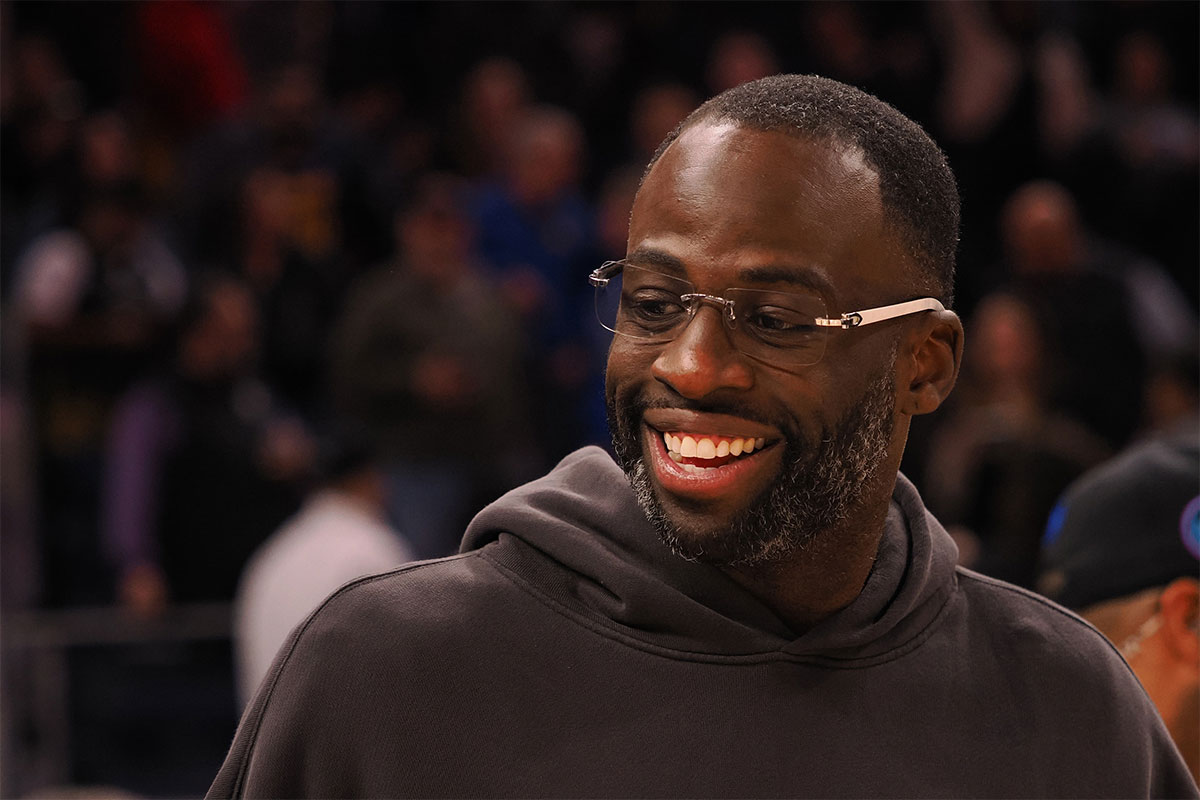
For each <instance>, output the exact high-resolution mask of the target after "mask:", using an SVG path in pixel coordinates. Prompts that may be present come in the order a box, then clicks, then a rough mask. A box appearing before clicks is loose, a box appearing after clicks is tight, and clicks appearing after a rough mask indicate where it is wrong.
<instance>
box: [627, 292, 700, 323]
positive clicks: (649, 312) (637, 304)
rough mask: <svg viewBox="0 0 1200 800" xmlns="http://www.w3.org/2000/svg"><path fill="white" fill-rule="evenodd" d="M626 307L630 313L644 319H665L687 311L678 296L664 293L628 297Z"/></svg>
mask: <svg viewBox="0 0 1200 800" xmlns="http://www.w3.org/2000/svg"><path fill="white" fill-rule="evenodd" d="M625 307H626V309H627V310H628V311H629V313H631V314H633V315H635V316H637V317H641V318H644V319H664V318H669V317H675V316H678V315H680V314H685V313H687V312H686V309H684V307H683V302H682V301H681V300H680V299H679V298H678V297H674V296H671V295H666V294H662V293H652V294H647V293H639V294H637V295H634V296H632V297H629V298H627V299H626V303H625Z"/></svg>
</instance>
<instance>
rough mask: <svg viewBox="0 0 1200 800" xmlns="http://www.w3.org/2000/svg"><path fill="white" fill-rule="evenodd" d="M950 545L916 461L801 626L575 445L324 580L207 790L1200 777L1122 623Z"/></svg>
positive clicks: (1115, 783) (1179, 786) (1187, 784)
mask: <svg viewBox="0 0 1200 800" xmlns="http://www.w3.org/2000/svg"><path fill="white" fill-rule="evenodd" d="M955 560H956V552H955V548H954V544H953V543H952V541H951V540H950V537H949V536H948V535H947V534H946V532H945V531H944V530H943V529H942V528H941V526H940V525H939V524H938V523H937V521H936V520H934V519H933V517H932V516H931V515H930V514H929V513H928V512H927V511H926V510H925V507H924V506H923V504H922V503H921V499H920V497H919V496H918V495H917V492H916V490H915V489H914V488H913V486H912V484H910V483H909V482H908V481H907V480H906V479H905V478H904V477H903V476H901V477H900V478H899V479H898V480H897V484H896V489H895V492H894V494H893V501H892V506H891V510H890V512H889V514H888V520H887V527H886V531H885V534H884V537H883V540H882V543H881V545H880V550H879V554H878V558H877V561H876V564H875V566H874V569H873V571H872V573H871V576H870V578H869V579H868V580H867V583H866V586H865V587H864V589H863V591H862V594H861V595H860V596H859V597H858V598H857V599H856V600H855V601H854V602H853V603H851V604H850V605H849V606H848V607H846V608H845V609H843V610H842V611H840V612H838V613H836V614H834V615H833V616H832V617H829V618H828V619H826V620H825V621H824V622H822V623H821V624H819V625H818V626H817V627H815V628H813V629H812V630H811V631H809V632H807V633H805V634H804V635H803V636H800V637H799V638H796V637H795V636H794V635H793V634H792V633H791V632H790V631H789V630H788V628H787V626H786V625H784V624H783V622H782V621H781V620H780V619H779V618H778V617H776V616H775V614H773V613H772V612H771V610H770V609H769V608H767V607H766V606H764V605H763V604H761V603H760V602H759V601H758V600H757V599H756V598H754V597H753V596H752V595H750V594H749V593H748V592H746V591H745V590H744V589H742V588H741V587H739V586H738V585H737V584H735V583H734V582H733V581H731V580H730V579H729V578H727V577H726V576H725V575H724V574H723V573H721V572H720V571H718V570H717V569H714V568H712V567H709V566H705V565H702V564H696V563H691V562H688V561H684V560H682V559H680V558H678V557H676V556H674V555H672V554H671V553H670V552H669V551H668V550H667V549H666V548H665V547H664V546H663V545H662V544H661V543H660V542H659V540H658V538H657V536H656V535H655V533H654V532H653V530H652V529H651V528H650V526H649V524H648V523H647V521H646V519H645V517H644V516H643V515H642V512H641V511H640V509H639V508H638V506H637V504H636V503H635V501H634V499H633V496H632V493H631V491H630V489H629V487H628V484H627V483H626V480H625V477H624V475H623V474H622V473H621V471H620V469H619V468H618V467H617V466H616V465H615V464H614V463H613V462H612V460H611V459H610V458H609V457H608V456H607V455H606V454H605V453H604V452H603V451H601V450H599V449H597V448H588V449H585V450H581V451H579V452H577V453H574V454H573V455H571V456H569V457H568V458H567V459H565V460H564V461H563V462H562V463H561V464H560V465H559V466H558V467H557V468H556V469H555V470H554V471H553V472H551V473H550V474H549V475H548V476H546V477H545V478H543V479H541V480H539V481H536V482H534V483H531V484H529V485H527V486H524V487H521V488H519V489H517V490H515V491H513V492H511V493H509V494H508V495H506V496H505V497H503V498H501V499H500V500H498V501H497V502H496V503H494V504H492V505H491V506H489V507H488V508H486V509H484V510H483V511H482V512H481V513H480V514H479V516H478V517H476V519H475V520H474V522H472V523H471V526H470V527H469V528H468V530H467V535H466V538H465V539H464V541H463V545H462V553H461V554H460V555H458V556H454V557H451V558H447V559H441V560H438V561H430V562H422V563H417V564H412V565H409V566H406V567H404V568H401V569H398V570H395V571H393V572H390V573H386V574H383V575H378V576H375V577H371V578H364V579H361V580H358V581H355V582H354V583H351V584H349V585H348V586H346V587H344V588H343V589H341V590H340V591H338V592H337V593H335V594H334V595H333V596H332V597H330V598H329V599H328V600H327V601H326V602H325V603H324V605H323V606H322V607H321V608H320V609H318V610H317V611H316V612H314V613H313V615H312V616H311V617H310V618H309V619H308V620H307V621H306V622H305V623H304V624H303V625H301V626H300V628H298V629H297V631H296V633H295V634H293V636H292V639H291V640H290V641H289V643H288V644H287V645H285V646H284V648H283V650H281V651H280V654H279V656H278V657H277V659H276V663H275V666H274V668H273V670H272V673H271V675H270V676H269V677H268V678H267V680H266V682H265V683H264V684H263V686H262V688H261V689H260V690H259V693H258V696H257V697H256V699H255V700H254V702H253V703H252V705H251V707H250V708H249V709H248V710H247V712H246V715H245V717H244V718H243V720H242V723H241V726H240V727H239V729H238V732H237V737H236V739H235V740H234V743H233V747H232V749H231V751H230V753H229V757H228V758H227V759H226V762H225V765H224V766H223V767H222V769H221V772H220V774H219V775H218V776H217V780H216V782H215V783H214V784H213V787H212V789H211V791H210V793H209V796H210V797H251V796H253V797H351V796H358V797H362V796H373V797H443V796H456V797H467V796H469V797H484V796H523V797H531V796H553V797H574V796H594V797H632V796H636V797H660V796H671V797H704V796H725V797H733V796H736V797H755V796H776V797H869V796H870V797H877V796H886V797H1147V796H1153V797H1171V796H1188V797H1196V796H1198V795H1197V790H1196V787H1195V785H1194V784H1193V783H1192V781H1191V778H1190V776H1189V775H1188V774H1187V770H1186V768H1185V766H1184V764H1183V762H1182V760H1181V759H1180V757H1179V754H1178V753H1177V752H1176V750H1175V748H1174V745H1173V744H1172V742H1171V740H1170V738H1169V736H1168V735H1167V731H1166V729H1165V728H1164V727H1163V724H1162V722H1161V720H1159V718H1158V716H1157V714H1156V713H1155V711H1154V707H1153V706H1152V705H1151V703H1150V701H1149V700H1148V699H1147V697H1146V695H1145V693H1144V692H1143V691H1142V689H1141V687H1140V686H1139V685H1138V683H1137V681H1136V679H1135V678H1134V677H1133V674H1132V673H1131V672H1130V671H1129V669H1128V667H1127V666H1126V665H1125V663H1124V662H1123V661H1122V660H1121V658H1120V656H1119V655H1117V653H1116V651H1115V650H1114V649H1113V648H1112V647H1111V645H1109V644H1108V643H1107V641H1105V640H1104V639H1103V638H1102V637H1101V636H1100V635H1099V634H1098V633H1096V632H1095V631H1094V630H1093V629H1092V628H1090V627H1089V626H1087V625H1086V624H1085V623H1083V622H1082V621H1080V620H1079V619H1078V618H1077V617H1075V616H1073V615H1071V614H1070V613H1068V612H1066V611H1064V610H1062V609H1061V608H1059V607H1058V606H1055V605H1053V604H1051V603H1050V602H1048V601H1047V600H1045V599H1043V598H1041V597H1039V596H1037V595H1035V594H1032V593H1030V592H1026V591H1023V590H1021V589H1017V588H1014V587H1012V586H1009V585H1007V584H1004V583H1000V582H998V581H994V580H991V579H988V578H985V577H982V576H980V575H976V574H974V573H971V572H968V571H965V570H961V569H956V567H955Z"/></svg>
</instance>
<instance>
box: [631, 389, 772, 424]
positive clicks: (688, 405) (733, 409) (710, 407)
mask: <svg viewBox="0 0 1200 800" xmlns="http://www.w3.org/2000/svg"><path fill="white" fill-rule="evenodd" d="M651 409H672V410H679V411H693V412H696V413H700V414H724V415H726V416H731V417H740V418H742V419H745V420H749V421H750V422H756V423H759V424H762V425H769V426H773V427H777V428H781V429H782V428H786V423H784V424H783V425H781V422H782V420H779V419H776V418H773V417H772V416H771V415H769V414H764V413H762V412H761V411H760V410H758V409H755V408H753V407H751V406H749V405H747V404H745V403H737V402H702V401H696V400H689V399H688V398H686V397H670V398H668V397H646V396H645V395H643V394H638V395H637V396H636V397H634V398H632V399H631V400H630V401H629V403H627V404H626V405H625V408H624V415H625V417H626V418H627V419H640V418H641V417H642V416H643V415H644V414H645V412H647V411H649V410H651Z"/></svg>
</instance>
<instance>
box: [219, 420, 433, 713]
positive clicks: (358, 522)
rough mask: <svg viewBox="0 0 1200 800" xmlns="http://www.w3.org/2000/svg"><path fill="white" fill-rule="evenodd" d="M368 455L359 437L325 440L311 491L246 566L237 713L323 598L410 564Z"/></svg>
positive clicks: (239, 616)
mask: <svg viewBox="0 0 1200 800" xmlns="http://www.w3.org/2000/svg"><path fill="white" fill-rule="evenodd" d="M372 451H373V446H372V445H370V444H369V443H368V442H367V441H365V437H363V436H361V435H356V434H352V433H349V432H343V431H340V430H339V431H338V432H335V433H332V434H329V435H327V436H325V437H324V438H323V439H322V441H321V443H320V446H319V448H318V456H317V472H318V475H319V482H318V484H317V486H316V488H315V490H314V491H313V492H312V493H310V494H309V496H308V497H307V499H305V501H304V504H303V505H302V506H301V507H300V510H299V511H297V512H296V514H295V515H294V516H292V517H290V518H289V519H288V520H287V521H286V522H285V523H284V524H283V526H282V527H280V528H279V529H278V530H277V531H275V532H274V533H273V534H271V537H270V538H269V539H267V541H265V542H263V544H262V545H261V546H260V547H259V548H258V550H256V551H255V552H254V555H253V556H251V558H250V560H249V561H248V562H247V563H246V568H245V570H243V572H242V576H241V579H240V581H239V582H238V590H237V595H236V596H235V597H234V612H233V615H234V635H233V640H234V655H235V659H236V660H235V666H236V672H237V685H238V692H239V698H240V700H241V704H242V705H243V706H245V704H246V703H248V702H249V701H250V698H252V697H253V696H254V692H255V690H257V689H258V686H259V684H260V683H262V679H263V678H264V677H265V676H266V674H267V672H268V671H269V670H270V668H271V662H272V661H274V660H275V654H276V652H277V651H278V650H279V648H280V646H281V645H283V643H284V642H285V641H287V638H288V634H289V633H291V632H292V629H294V628H295V627H296V626H297V625H299V624H300V623H301V622H303V621H304V618H305V617H307V616H308V615H309V613H310V612H312V611H313V610H314V609H316V607H317V606H318V605H320V603H321V601H322V600H324V599H325V597H326V596H328V595H329V594H330V593H331V592H333V591H334V590H335V589H337V588H338V587H340V586H342V585H343V584H345V583H347V582H349V581H351V580H353V579H354V578H358V577H361V576H363V575H371V574H373V573H376V572H383V571H384V570H387V569H391V568H393V567H397V566H400V565H401V564H404V563H405V562H407V561H411V560H412V558H413V554H412V551H411V550H410V549H409V547H408V544H407V543H406V542H405V540H404V538H403V537H402V536H401V535H400V534H399V533H398V532H397V531H395V530H394V529H392V528H391V527H390V526H388V524H387V521H386V518H387V509H386V502H385V501H386V499H387V495H386V489H385V481H384V474H383V472H382V470H381V469H380V468H379V465H378V464H377V462H376V458H375V455H374V453H373V452H372Z"/></svg>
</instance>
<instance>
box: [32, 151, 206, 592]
mask: <svg viewBox="0 0 1200 800" xmlns="http://www.w3.org/2000/svg"><path fill="white" fill-rule="evenodd" d="M100 139H101V141H102V142H103V144H102V145H97V148H96V149H97V151H98V152H100V153H103V155H101V156H97V159H98V160H99V161H100V162H108V161H109V160H110V159H111V163H108V166H107V167H106V169H108V168H111V169H112V174H111V175H109V174H105V175H104V176H103V177H106V178H109V179H108V180H105V181H103V182H94V183H90V184H88V185H87V186H86V187H85V190H84V193H83V196H82V200H81V207H80V210H79V217H78V224H77V225H76V226H74V227H69V228H62V229H59V230H55V231H52V232H50V233H46V234H44V235H42V236H41V237H39V238H37V239H36V240H35V241H34V242H33V243H32V244H31V245H30V246H29V248H28V250H27V251H26V252H25V254H24V255H23V256H22V258H21V260H20V262H19V263H18V267H17V272H18V274H17V282H16V288H15V297H14V310H15V311H16V313H17V315H18V317H19V318H20V319H21V320H22V322H23V323H24V336H25V341H26V342H27V346H28V361H27V363H28V369H29V379H28V391H29V398H28V399H29V408H30V411H31V413H32V415H33V418H34V423H35V425H36V431H37V433H36V444H35V447H36V453H37V458H38V473H39V475H38V477H39V493H38V505H39V507H40V508H41V509H43V513H42V515H41V517H40V520H39V522H40V526H41V528H40V530H41V547H42V551H43V552H42V555H43V568H44V569H43V577H44V580H45V587H44V592H45V596H44V600H45V602H47V603H49V604H51V605H59V604H73V603H103V602H107V601H108V600H109V599H110V597H111V595H109V594H108V587H109V585H110V579H109V577H108V576H106V575H104V574H103V571H102V570H100V569H98V568H97V565H98V564H100V563H102V560H101V559H100V558H99V557H98V556H99V553H98V538H97V530H96V524H95V520H96V514H97V511H96V509H97V501H98V497H99V491H100V471H101V461H102V453H103V446H104V445H103V442H104V436H105V431H106V430H107V426H108V422H109V413H110V410H111V407H112V404H113V402H114V401H115V400H116V398H117V397H119V396H120V394H121V393H122V392H124V391H125V389H126V388H127V387H128V385H129V384H130V383H131V382H132V381H133V380H135V379H136V378H138V377H140V376H141V375H142V374H144V373H145V371H146V370H148V369H149V368H150V367H151V364H152V363H153V362H154V361H155V359H156V358H157V356H158V355H159V353H160V350H161V340H162V334H163V333H164V331H165V330H166V329H167V327H168V326H169V325H170V324H171V323H172V322H173V321H174V318H175V316H176V315H177V314H178V312H179V310H180V308H181V307H182V304H183V302H184V298H185V294H186V290H187V285H186V274H185V272H184V268H183V266H182V265H181V264H180V263H179V261H178V260H176V258H175V256H174V255H173V254H172V252H171V251H170V249H168V247H167V246H166V244H165V243H164V241H163V238H162V236H161V235H160V234H159V233H158V232H157V230H156V229H155V227H154V226H153V225H152V224H151V223H150V221H149V220H148V219H147V217H146V214H145V209H144V206H143V198H142V195H141V193H140V190H139V188H138V186H137V184H136V183H135V182H134V181H133V180H132V179H131V178H128V177H116V175H117V174H118V173H119V172H120V168H119V166H118V165H119V164H120V163H121V162H122V161H123V158H122V155H121V147H120V146H119V145H116V144H113V143H112V142H111V141H104V137H103V136H102V137H100ZM85 141H87V140H85ZM110 145H111V147H110Z"/></svg>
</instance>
